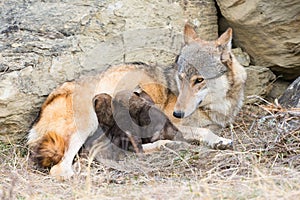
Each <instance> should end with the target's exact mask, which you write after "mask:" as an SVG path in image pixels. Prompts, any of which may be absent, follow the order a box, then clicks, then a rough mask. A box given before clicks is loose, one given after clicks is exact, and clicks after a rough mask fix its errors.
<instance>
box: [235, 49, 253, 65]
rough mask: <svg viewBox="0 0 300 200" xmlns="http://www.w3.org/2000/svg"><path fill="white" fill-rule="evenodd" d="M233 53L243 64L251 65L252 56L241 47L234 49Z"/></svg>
mask: <svg viewBox="0 0 300 200" xmlns="http://www.w3.org/2000/svg"><path fill="white" fill-rule="evenodd" d="M232 53H233V54H234V56H235V57H236V59H237V61H239V63H240V64H241V65H243V66H244V67H248V66H249V65H250V56H249V55H248V54H247V53H246V52H244V51H243V50H242V49H241V48H234V49H232Z"/></svg>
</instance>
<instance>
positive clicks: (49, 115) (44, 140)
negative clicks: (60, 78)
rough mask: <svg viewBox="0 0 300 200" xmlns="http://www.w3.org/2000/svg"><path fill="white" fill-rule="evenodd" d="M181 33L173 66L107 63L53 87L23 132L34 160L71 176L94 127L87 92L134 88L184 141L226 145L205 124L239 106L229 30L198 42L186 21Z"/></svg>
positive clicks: (239, 70)
mask: <svg viewBox="0 0 300 200" xmlns="http://www.w3.org/2000/svg"><path fill="white" fill-rule="evenodd" d="M184 38H185V46H184V47H183V48H182V51H181V54H180V55H179V57H178V60H177V63H175V64H174V65H173V66H169V67H164V68H160V67H154V66H148V65H145V64H141V63H133V64H124V65H119V66H112V67H109V68H108V69H106V70H105V71H103V72H102V73H100V74H98V75H96V76H94V77H89V78H85V79H81V80H79V81H76V82H67V83H64V84H63V85H62V86H60V87H58V88H57V89H55V90H54V91H53V92H52V93H51V94H50V95H49V96H48V98H47V99H46V101H45V102H44V104H43V105H42V108H41V111H40V115H39V118H38V119H37V120H36V122H35V123H34V125H33V127H32V129H31V130H30V133H29V136H28V144H29V147H30V149H31V151H32V157H33V158H34V159H35V161H36V162H37V163H38V164H40V165H41V166H42V167H51V170H50V174H51V175H53V176H55V177H57V178H66V177H70V176H72V175H73V173H74V172H73V170H72V161H73V159H74V157H75V155H76V153H77V152H78V150H79V149H80V148H81V146H82V145H83V144H84V142H85V141H86V139H87V138H88V136H90V135H92V134H93V133H94V132H95V130H96V129H97V126H98V120H97V116H96V114H95V111H94V109H93V103H92V99H93V97H94V96H95V95H96V94H99V93H106V94H108V95H110V96H112V97H114V95H115V94H116V93H118V92H120V91H123V90H131V91H135V90H136V88H139V90H141V91H143V92H145V93H147V94H148V95H149V96H150V97H151V99H152V100H153V101H154V103H155V104H156V105H157V106H158V107H159V108H160V109H161V110H162V111H163V112H164V113H165V114H166V115H167V116H168V117H169V119H170V120H171V122H172V123H174V124H175V125H176V126H177V127H178V128H179V130H180V131H181V132H183V136H184V137H185V138H186V139H187V140H198V141H203V142H205V143H207V144H208V145H209V146H211V147H213V148H228V147H230V146H231V145H232V141H231V140H229V139H225V138H222V137H219V136H217V135H215V134H214V133H213V132H212V131H211V130H210V129H214V130H215V129H217V128H220V127H222V126H225V125H226V124H227V123H228V122H231V121H232V120H233V118H234V116H235V115H236V114H237V112H238V111H239V109H240V107H241V105H242V100H243V88H244V82H245V79H246V73H245V70H244V69H243V67H242V66H241V65H240V64H239V63H238V62H237V61H236V59H235V57H234V55H233V54H232V53H231V39H232V30H231V29H228V30H227V31H226V32H225V33H223V34H222V35H221V36H220V37H219V38H218V39H217V40H216V41H203V40H201V39H200V38H198V37H197V34H196V32H195V31H194V29H193V28H192V27H191V26H190V25H188V24H187V25H186V26H185V29H184ZM204 64H205V66H204ZM219 67H221V68H222V69H225V70H223V71H222V70H221V71H220V70H218V68H219ZM174 68H177V69H176V70H174ZM202 72H203V74H202ZM211 74H213V76H210V75H211ZM174 77H176V78H174ZM160 144H161V143H160V142H159V141H158V142H157V143H155V144H154V145H153V146H154V147H156V146H157V145H160Z"/></svg>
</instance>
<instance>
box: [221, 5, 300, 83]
mask: <svg viewBox="0 0 300 200" xmlns="http://www.w3.org/2000/svg"><path fill="white" fill-rule="evenodd" d="M217 4H218V6H219V8H220V11H221V14H222V15H223V16H224V17H225V18H226V20H227V23H228V25H229V26H230V27H232V28H233V35H234V44H235V45H236V46H239V47H241V48H242V49H243V50H245V51H246V52H247V53H248V54H249V55H250V57H251V64H252V65H256V66H265V67H269V68H270V69H271V70H272V71H273V72H274V73H276V74H277V75H283V78H284V79H287V80H294V79H295V78H297V77H298V76H299V75H300V45H299V44H300V34H299V27H300V14H299V10H300V3H299V0H287V1H268V0H253V1H241V0H217Z"/></svg>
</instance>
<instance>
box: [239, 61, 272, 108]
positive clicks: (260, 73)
mask: <svg viewBox="0 0 300 200" xmlns="http://www.w3.org/2000/svg"><path fill="white" fill-rule="evenodd" d="M246 72H247V80H246V85H245V101H244V102H245V103H254V102H256V101H257V100H259V99H257V98H256V97H262V98H264V97H266V95H267V94H268V93H269V92H270V90H271V89H272V81H273V80H275V78H276V76H275V75H274V74H273V73H272V71H271V70H270V69H268V68H266V67H262V66H252V65H250V66H249V67H246Z"/></svg>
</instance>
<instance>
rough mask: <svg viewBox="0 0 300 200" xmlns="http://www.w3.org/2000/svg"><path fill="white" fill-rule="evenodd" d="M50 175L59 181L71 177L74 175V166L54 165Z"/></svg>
mask: <svg viewBox="0 0 300 200" xmlns="http://www.w3.org/2000/svg"><path fill="white" fill-rule="evenodd" d="M50 175H51V176H53V177H55V178H56V179H57V180H59V181H63V180H66V179H69V178H71V177H72V176H73V175H74V171H73V170H72V168H65V167H63V166H61V165H59V164H57V165H54V166H53V167H52V168H51V170H50Z"/></svg>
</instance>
